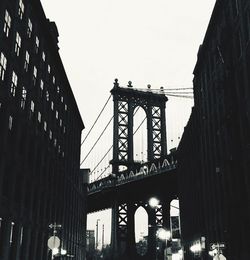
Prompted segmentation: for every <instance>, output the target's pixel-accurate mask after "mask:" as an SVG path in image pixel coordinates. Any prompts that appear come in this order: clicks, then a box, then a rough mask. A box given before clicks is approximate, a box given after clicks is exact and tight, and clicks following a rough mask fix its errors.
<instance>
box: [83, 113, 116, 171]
mask: <svg viewBox="0 0 250 260" xmlns="http://www.w3.org/2000/svg"><path fill="white" fill-rule="evenodd" d="M113 118H114V116H112V117H111V118H110V120H109V122H108V123H107V125H106V126H105V127H104V129H103V130H102V132H101V134H100V135H99V137H98V138H97V140H96V141H95V143H94V144H93V146H92V147H91V149H90V150H89V152H88V153H87V155H86V156H85V157H84V159H83V160H82V162H81V163H80V166H81V165H82V164H83V163H84V162H85V160H86V159H87V158H88V156H89V155H90V153H91V152H92V151H93V149H94V147H95V146H96V144H97V143H98V142H99V140H100V139H101V137H102V136H103V134H104V132H105V131H106V129H107V128H108V126H109V125H110V123H111V121H112V120H113Z"/></svg>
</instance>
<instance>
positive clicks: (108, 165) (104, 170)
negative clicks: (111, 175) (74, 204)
mask: <svg viewBox="0 0 250 260" xmlns="http://www.w3.org/2000/svg"><path fill="white" fill-rule="evenodd" d="M109 167H110V164H109V165H108V167H106V168H105V169H104V170H103V171H102V173H101V174H100V175H99V176H98V177H97V178H96V181H98V180H99V179H100V177H101V176H102V175H103V174H104V173H105V172H106V171H107V169H108V168H109Z"/></svg>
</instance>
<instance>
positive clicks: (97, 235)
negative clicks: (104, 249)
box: [96, 218, 100, 250]
mask: <svg viewBox="0 0 250 260" xmlns="http://www.w3.org/2000/svg"><path fill="white" fill-rule="evenodd" d="M99 221H100V219H99V218H98V219H97V220H96V250H97V249H98V222H99Z"/></svg>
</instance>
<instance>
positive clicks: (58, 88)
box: [56, 86, 60, 94]
mask: <svg viewBox="0 0 250 260" xmlns="http://www.w3.org/2000/svg"><path fill="white" fill-rule="evenodd" d="M56 92H57V94H59V93H60V87H59V86H57V88H56Z"/></svg>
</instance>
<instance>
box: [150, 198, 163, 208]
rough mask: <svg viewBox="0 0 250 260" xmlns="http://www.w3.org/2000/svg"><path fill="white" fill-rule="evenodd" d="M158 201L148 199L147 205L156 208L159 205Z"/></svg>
mask: <svg viewBox="0 0 250 260" xmlns="http://www.w3.org/2000/svg"><path fill="white" fill-rule="evenodd" d="M159 203H160V201H159V200H158V199H157V198H156V197H152V198H150V199H149V201H148V204H149V206H150V207H151V208H156V207H157V206H158V205H159Z"/></svg>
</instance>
